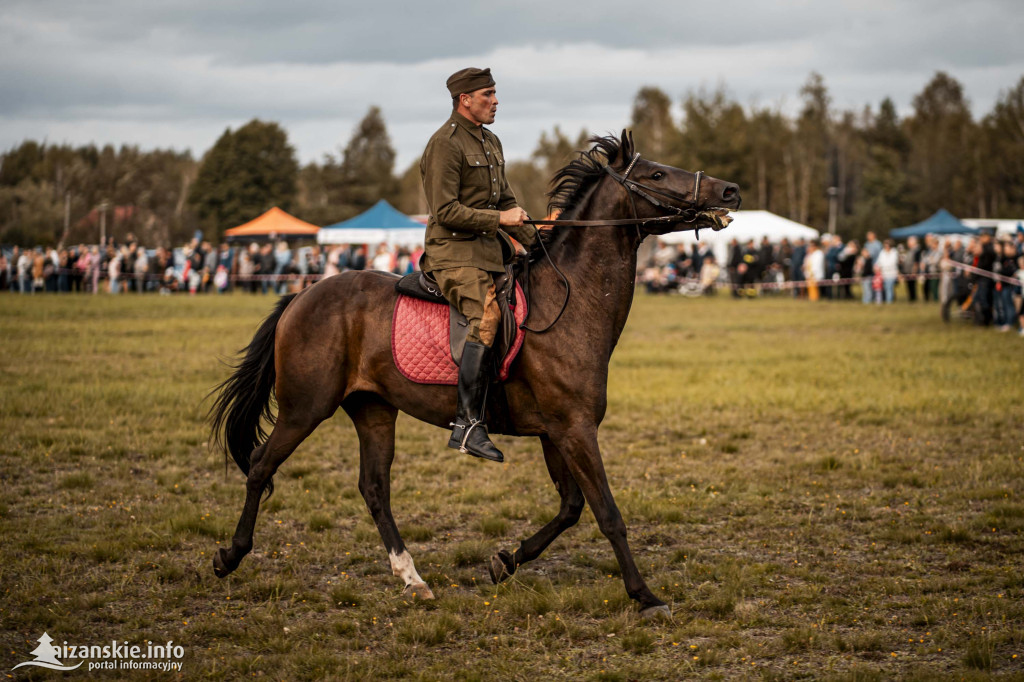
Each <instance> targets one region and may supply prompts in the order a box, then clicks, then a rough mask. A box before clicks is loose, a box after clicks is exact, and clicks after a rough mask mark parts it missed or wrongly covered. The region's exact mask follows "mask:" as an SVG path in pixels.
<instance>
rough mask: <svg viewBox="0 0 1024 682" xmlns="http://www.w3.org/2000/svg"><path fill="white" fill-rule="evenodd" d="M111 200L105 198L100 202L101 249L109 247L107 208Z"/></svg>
mask: <svg viewBox="0 0 1024 682" xmlns="http://www.w3.org/2000/svg"><path fill="white" fill-rule="evenodd" d="M108 208H110V202H109V201H107V200H106V199H104V200H103V201H101V202H100V251H103V250H104V249H106V248H107V209H108Z"/></svg>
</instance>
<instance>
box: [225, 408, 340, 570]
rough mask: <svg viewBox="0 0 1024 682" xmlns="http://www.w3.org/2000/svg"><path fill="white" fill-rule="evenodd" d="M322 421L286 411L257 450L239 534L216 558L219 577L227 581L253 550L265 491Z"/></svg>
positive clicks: (248, 482) (247, 487) (246, 489)
mask: <svg viewBox="0 0 1024 682" xmlns="http://www.w3.org/2000/svg"><path fill="white" fill-rule="evenodd" d="M293 415H294V416H293ZM321 421H322V419H320V418H313V417H311V416H310V413H308V412H303V411H301V410H300V411H292V412H289V413H286V412H285V411H283V410H282V411H281V413H280V414H279V415H278V418H277V423H276V424H275V425H274V430H273V431H271V432H270V437H269V438H267V442H266V443H264V444H263V445H261V446H259V447H258V448H256V449H255V450H253V453H252V457H251V462H252V465H251V467H250V469H249V476H248V478H246V481H245V505H244V506H243V507H242V516H241V518H240V519H239V520H238V526H237V527H236V528H235V535H234V537H232V538H231V547H230V548H228V549H223V548H221V550H220V551H219V552H218V553H217V554H215V555H214V557H213V571H214V573H216V574H217V577H219V578H223V577H224V576H226V575H228V574H229V573H231V572H232V571H234V570H235V569H236V568H238V564H239V563H241V561H242V558H243V557H245V555H246V554H248V553H249V552H250V551H251V550H252V536H253V531H254V530H255V528H256V516H257V514H258V513H259V509H260V497H261V496H262V495H263V490H264V489H265V488H266V486H267V483H268V482H269V481H270V478H271V477H272V476H273V475H274V473H275V472H276V471H277V468H278V467H279V466H281V463H282V462H284V461H285V460H286V459H288V456H289V455H291V454H292V453H293V452H294V451H295V448H297V447H298V446H299V443H301V442H302V441H303V440H305V439H306V436H308V435H309V434H310V433H312V432H313V429H315V428H316V427H317V425H318V424H319V423H320V422H321Z"/></svg>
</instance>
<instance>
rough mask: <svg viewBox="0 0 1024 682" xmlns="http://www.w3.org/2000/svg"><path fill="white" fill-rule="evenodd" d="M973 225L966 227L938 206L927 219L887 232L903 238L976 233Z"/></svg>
mask: <svg viewBox="0 0 1024 682" xmlns="http://www.w3.org/2000/svg"><path fill="white" fill-rule="evenodd" d="M977 233H978V231H977V230H976V229H974V228H973V227H967V226H966V225H964V224H963V223H961V222H960V221H959V220H957V219H956V217H955V216H954V215H953V214H952V213H950V212H949V211H947V210H946V209H944V208H940V209H939V210H938V211H936V212H935V215H933V216H932V217H931V218H928V220H923V221H921V222H919V223H916V224H914V225H908V226H907V227H899V228H896V229H895V230H892V231H890V232H889V236H890V237H895V238H896V239H903V238H904V237H923V236H925V235H927V234H977Z"/></svg>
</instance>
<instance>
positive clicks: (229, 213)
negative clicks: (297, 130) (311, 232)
mask: <svg viewBox="0 0 1024 682" xmlns="http://www.w3.org/2000/svg"><path fill="white" fill-rule="evenodd" d="M297 175H298V162H297V161H296V160H295V150H294V149H293V148H292V147H291V146H290V145H289V144H288V135H287V133H285V131H284V130H283V129H282V128H281V127H280V126H279V125H277V124H276V123H273V122H270V123H264V122H263V121H260V120H258V119H253V120H252V121H250V122H249V123H247V124H245V125H244V126H242V127H241V128H239V129H238V130H237V131H235V132H232V131H231V129H230V128H229V129H227V130H225V131H224V134H223V135H221V136H220V138H219V139H218V140H217V142H216V143H215V144H214V145H213V147H212V148H211V149H210V151H208V152H207V153H206V156H204V157H203V161H202V165H201V166H200V167H199V173H198V175H197V177H196V180H195V182H194V183H193V184H192V187H191V191H190V193H189V203H190V204H191V205H192V206H194V207H195V209H196V213H197V214H198V216H199V219H200V221H201V222H202V224H203V226H204V227H206V228H207V229H208V230H209V231H210V232H211V233H212V234H211V235H208V236H210V237H216V236H218V235H220V233H221V232H223V231H224V230H225V229H227V228H230V227H234V226H236V225H239V224H241V223H244V222H246V221H249V220H252V219H253V218H255V217H257V216H258V215H260V214H261V213H263V212H265V211H267V210H269V209H271V208H273V207H274V206H277V207H279V208H281V209H283V210H285V211H288V210H291V208H292V203H293V202H294V200H295V195H296V178H297Z"/></svg>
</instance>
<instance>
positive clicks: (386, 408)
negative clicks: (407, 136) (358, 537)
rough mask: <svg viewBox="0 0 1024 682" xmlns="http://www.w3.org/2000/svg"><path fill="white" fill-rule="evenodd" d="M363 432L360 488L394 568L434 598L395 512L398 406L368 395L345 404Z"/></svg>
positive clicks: (408, 584)
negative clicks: (393, 478) (393, 479)
mask: <svg viewBox="0 0 1024 682" xmlns="http://www.w3.org/2000/svg"><path fill="white" fill-rule="evenodd" d="M344 408H345V411H346V412H348V414H349V416H350V417H351V418H352V423H354V424H355V426H356V433H358V434H359V492H360V493H362V495H363V499H364V500H365V501H366V507H367V508H368V509H369V510H370V515H371V516H373V522H374V523H375V524H376V525H377V530H378V531H379V532H380V537H381V539H382V540H383V541H384V547H385V548H386V549H387V551H388V558H389V559H390V560H391V571H392V573H394V574H395V575H396V576H398V577H399V578H401V579H402V580H403V581H404V582H405V588H406V591H407V592H409V593H411V594H412V595H413V596H414V597H417V598H419V599H433V598H434V593H433V592H431V591H430V588H429V587H427V584H426V583H425V582H423V578H421V577H420V575H419V573H417V572H416V565H415V564H414V563H413V560H412V557H411V556H409V552H408V551H407V550H406V548H405V543H403V542H402V536H401V535H400V534H399V533H398V526H396V525H395V519H394V517H393V516H392V515H391V462H392V461H393V460H394V458H395V419H396V418H397V417H398V410H396V409H395V408H394V407H392V406H391V405H388V404H387V403H385V402H382V401H380V400H377V399H376V398H371V397H364V398H361V399H360V400H359V401H358V402H353V403H352V404H345V405H344Z"/></svg>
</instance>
